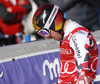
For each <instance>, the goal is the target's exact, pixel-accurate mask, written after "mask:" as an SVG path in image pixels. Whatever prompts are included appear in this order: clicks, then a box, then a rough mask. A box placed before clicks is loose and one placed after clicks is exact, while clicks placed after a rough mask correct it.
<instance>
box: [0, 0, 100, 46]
mask: <svg viewBox="0 0 100 84" xmlns="http://www.w3.org/2000/svg"><path fill="white" fill-rule="evenodd" d="M6 2H7V3H6ZM45 3H53V4H56V5H58V6H60V8H61V9H62V10H63V11H64V17H65V18H66V19H72V20H74V21H76V22H78V23H79V24H81V25H83V26H85V27H86V28H87V29H89V30H90V31H91V32H94V31H98V30H100V0H0V46H5V45H12V44H19V43H24V42H30V41H36V40H41V39H44V38H42V37H41V36H39V35H38V34H37V33H36V31H35V30H34V28H33V26H32V18H33V15H34V13H35V11H36V10H37V8H38V7H40V6H41V5H43V4H45Z"/></svg>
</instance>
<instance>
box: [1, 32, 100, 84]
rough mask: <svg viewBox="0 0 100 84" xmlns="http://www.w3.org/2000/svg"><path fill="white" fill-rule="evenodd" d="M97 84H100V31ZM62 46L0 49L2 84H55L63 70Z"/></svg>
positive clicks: (99, 36) (51, 42) (50, 42)
mask: <svg viewBox="0 0 100 84" xmlns="http://www.w3.org/2000/svg"><path fill="white" fill-rule="evenodd" d="M93 35H94V38H95V40H96V41H97V44H98V48H99V61H98V67H97V75H96V79H95V84H100V66H99V64H100V31H95V32H93ZM59 59H60V53H59V42H58V41H54V40H41V41H34V42H28V43H23V44H16V45H11V46H5V47H1V48H0V84H56V82H57V78H58V76H59V70H60V67H59V65H60V61H59Z"/></svg>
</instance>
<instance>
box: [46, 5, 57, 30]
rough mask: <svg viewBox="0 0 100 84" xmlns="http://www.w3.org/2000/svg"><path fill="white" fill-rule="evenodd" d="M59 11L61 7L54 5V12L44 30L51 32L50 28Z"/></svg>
mask: <svg viewBox="0 0 100 84" xmlns="http://www.w3.org/2000/svg"><path fill="white" fill-rule="evenodd" d="M58 10H59V7H58V6H57V5H54V7H53V10H52V12H51V14H50V16H49V18H48V20H47V22H46V24H45V25H44V28H46V29H48V30H49V28H50V26H51V24H52V22H53V20H54V18H55V16H56V14H57V12H58Z"/></svg>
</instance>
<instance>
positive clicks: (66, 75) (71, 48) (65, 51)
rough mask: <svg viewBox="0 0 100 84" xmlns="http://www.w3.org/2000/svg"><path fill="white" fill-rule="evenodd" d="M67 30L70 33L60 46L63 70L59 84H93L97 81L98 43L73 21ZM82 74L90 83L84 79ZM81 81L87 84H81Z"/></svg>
mask: <svg viewBox="0 0 100 84" xmlns="http://www.w3.org/2000/svg"><path fill="white" fill-rule="evenodd" d="M75 24H76V26H75ZM72 25H74V28H73V27H72ZM67 28H69V30H67ZM67 28H66V31H69V33H67V34H66V32H65V35H64V40H63V41H62V42H61V44H60V56H61V58H60V62H61V70H60V76H59V78H58V84H91V83H90V81H93V80H94V79H95V75H96V68H97V62H98V48H97V44H96V41H95V40H94V38H93V36H92V34H91V33H90V32H89V31H88V30H87V29H86V28H84V27H82V26H80V25H79V24H77V23H75V22H73V21H70V23H69V24H68V27H67ZM72 28H73V29H72ZM82 37H83V39H82ZM84 37H86V38H84ZM79 38H80V39H79ZM81 40H82V41H81ZM82 72H84V77H85V76H86V77H87V79H88V78H89V79H90V81H87V80H84V79H82V76H83V75H80V73H82ZM80 81H87V83H79V82H80Z"/></svg>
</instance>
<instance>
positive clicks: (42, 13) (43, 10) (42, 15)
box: [32, 4, 63, 37]
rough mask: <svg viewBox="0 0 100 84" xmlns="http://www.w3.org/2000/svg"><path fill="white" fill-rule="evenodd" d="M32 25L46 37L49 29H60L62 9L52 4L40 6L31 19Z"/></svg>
mask: <svg viewBox="0 0 100 84" xmlns="http://www.w3.org/2000/svg"><path fill="white" fill-rule="evenodd" d="M32 22H33V27H34V29H35V30H36V31H37V33H38V34H39V35H40V36H42V37H48V36H49V31H50V29H52V30H54V31H60V30H61V28H62V26H63V11H62V10H61V9H60V8H59V7H58V6H57V5H53V4H44V5H42V6H40V7H39V8H38V9H37V10H36V12H35V14H34V16H33V19H32Z"/></svg>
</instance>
